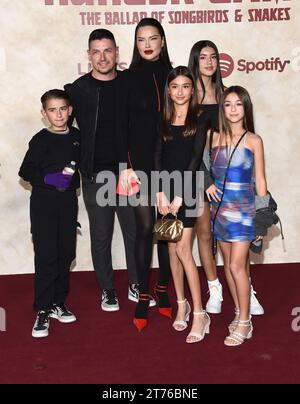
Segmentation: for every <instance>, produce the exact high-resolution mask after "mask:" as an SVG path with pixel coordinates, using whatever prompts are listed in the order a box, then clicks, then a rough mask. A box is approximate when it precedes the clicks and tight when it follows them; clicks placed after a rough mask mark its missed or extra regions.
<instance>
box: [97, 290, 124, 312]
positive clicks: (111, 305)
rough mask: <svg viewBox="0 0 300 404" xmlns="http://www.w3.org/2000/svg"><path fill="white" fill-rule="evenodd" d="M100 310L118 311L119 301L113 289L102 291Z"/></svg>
mask: <svg viewBox="0 0 300 404" xmlns="http://www.w3.org/2000/svg"><path fill="white" fill-rule="evenodd" d="M101 308H102V310H104V311H118V310H120V306H119V300H118V298H117V293H116V291H115V289H103V291H102V298H101Z"/></svg>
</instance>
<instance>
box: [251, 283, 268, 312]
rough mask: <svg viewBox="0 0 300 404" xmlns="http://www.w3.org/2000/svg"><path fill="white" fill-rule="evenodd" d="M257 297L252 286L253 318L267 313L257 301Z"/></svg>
mask: <svg viewBox="0 0 300 404" xmlns="http://www.w3.org/2000/svg"><path fill="white" fill-rule="evenodd" d="M255 295H256V292H255V290H254V289H253V286H252V285H251V289H250V314H252V316H262V315H263V314H264V313H265V311H264V308H263V307H262V305H261V304H260V303H259V301H258V300H257V297H256V296H255Z"/></svg>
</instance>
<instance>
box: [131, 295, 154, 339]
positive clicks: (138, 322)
mask: <svg viewBox="0 0 300 404" xmlns="http://www.w3.org/2000/svg"><path fill="white" fill-rule="evenodd" d="M149 300H150V295H148V294H145V293H140V294H139V301H138V304H139V303H140V302H147V303H148V304H147V306H145V309H146V314H144V315H145V316H146V315H147V314H148V307H149ZM137 309H138V306H137ZM137 309H136V312H137ZM133 324H134V325H135V326H136V328H137V329H138V331H139V332H141V331H142V330H143V329H144V328H145V327H147V325H148V318H137V317H134V319H133Z"/></svg>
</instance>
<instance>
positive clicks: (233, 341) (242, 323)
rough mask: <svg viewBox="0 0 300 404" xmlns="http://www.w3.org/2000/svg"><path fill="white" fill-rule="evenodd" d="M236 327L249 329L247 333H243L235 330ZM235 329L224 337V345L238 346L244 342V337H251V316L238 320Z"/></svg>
mask: <svg viewBox="0 0 300 404" xmlns="http://www.w3.org/2000/svg"><path fill="white" fill-rule="evenodd" d="M237 327H249V331H248V333H247V334H245V335H243V334H241V333H240V332H237V331H235V330H236V328H237ZM236 328H235V330H234V331H232V332H231V333H230V335H228V337H226V338H225V341H224V344H225V345H226V346H238V345H241V344H242V343H243V342H245V340H246V339H250V338H252V335H253V326H252V322H251V316H250V318H249V319H248V320H239V321H238V323H237V326H236Z"/></svg>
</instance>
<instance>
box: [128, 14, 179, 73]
mask: <svg viewBox="0 0 300 404" xmlns="http://www.w3.org/2000/svg"><path fill="white" fill-rule="evenodd" d="M141 27H155V28H156V29H157V30H158V32H159V35H160V36H161V38H162V39H163V40H164V46H163V47H162V49H161V52H160V55H159V59H160V60H161V62H162V63H163V64H164V65H165V66H166V67H168V68H169V69H172V65H171V62H170V58H169V53H168V46H167V40H166V35H165V31H164V29H163V27H162V25H161V23H160V22H159V21H157V20H156V19H155V18H142V19H141V21H140V22H139V23H138V24H137V26H136V28H135V32H134V46H133V54H132V59H131V63H130V66H129V69H132V70H134V69H138V68H139V67H140V65H141V62H142V60H143V58H142V57H141V55H140V53H139V51H138V48H137V32H138V30H139V28H141Z"/></svg>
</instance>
